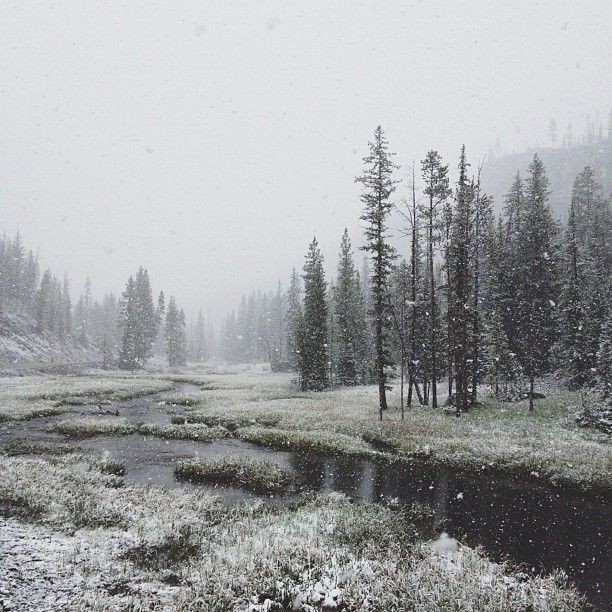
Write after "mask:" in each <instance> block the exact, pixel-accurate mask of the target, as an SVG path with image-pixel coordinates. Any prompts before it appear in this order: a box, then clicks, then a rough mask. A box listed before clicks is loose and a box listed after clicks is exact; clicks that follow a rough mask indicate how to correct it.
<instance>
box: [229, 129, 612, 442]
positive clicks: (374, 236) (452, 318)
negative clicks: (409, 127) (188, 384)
mask: <svg viewBox="0 0 612 612" xmlns="http://www.w3.org/2000/svg"><path fill="white" fill-rule="evenodd" d="M369 147H370V152H369V155H368V156H367V157H366V158H365V159H364V162H365V167H364V174H363V175H362V176H361V177H358V179H357V181H359V182H360V183H361V184H362V185H363V195H362V202H363V205H364V209H363V214H362V216H361V220H362V222H363V223H364V236H365V245H366V246H365V247H363V248H362V250H365V251H366V252H367V254H368V256H367V258H365V259H364V265H363V267H362V269H361V271H360V270H358V265H357V263H356V254H355V251H354V249H353V248H352V246H351V243H350V239H349V237H348V232H347V231H346V230H345V233H344V235H343V236H342V239H341V242H340V247H339V255H338V263H337V269H336V274H335V275H334V276H333V277H332V278H331V280H330V281H329V282H328V281H327V280H326V277H325V269H324V262H323V259H322V256H321V252H320V249H319V246H318V243H317V239H316V237H315V238H313V241H312V243H311V244H310V245H309V247H308V251H307V254H306V256H305V264H304V268H303V273H302V274H301V275H300V274H299V273H298V272H297V271H296V270H293V272H292V274H291V278H290V282H289V288H288V290H287V291H286V292H284V293H283V292H282V290H281V288H280V286H279V288H278V290H277V292H276V293H271V294H267V293H261V292H260V293H258V294H253V295H251V296H250V298H249V299H248V300H246V299H245V298H243V300H242V302H241V304H240V307H239V309H238V312H237V315H236V314H234V313H232V314H231V315H230V316H229V317H228V318H227V320H226V322H225V326H224V329H223V331H222V333H221V339H222V343H223V346H222V350H223V352H224V356H225V358H226V359H228V360H230V361H235V362H240V361H247V362H248V361H252V360H269V361H270V363H271V367H272V370H273V371H284V370H290V371H294V372H296V374H297V376H298V384H299V386H300V388H301V389H302V390H315V391H317V390H321V389H325V388H330V387H334V386H336V385H343V386H351V385H358V384H378V385H379V397H380V402H379V408H380V417H381V418H382V415H383V411H384V410H385V409H386V408H387V404H386V399H385V391H386V389H387V387H388V384H389V381H390V380H391V377H394V376H395V377H397V380H398V384H399V385H400V386H401V389H402V392H401V397H400V403H401V410H402V411H403V410H404V408H405V407H406V406H410V405H412V402H413V401H416V402H418V403H419V404H423V405H431V406H432V407H433V408H437V407H438V406H446V407H449V406H452V407H453V408H454V410H455V414H456V415H457V416H460V415H461V413H462V412H465V411H467V410H469V408H470V406H471V405H473V404H475V403H476V402H477V400H478V394H479V387H480V388H481V392H482V393H485V394H487V395H490V396H492V397H494V398H496V399H503V400H505V401H513V400H518V399H523V398H528V399H529V409H530V410H533V409H534V402H533V400H534V398H536V397H537V396H538V394H537V391H536V389H535V381H536V379H538V378H540V377H544V376H553V377H555V380H557V381H558V384H559V385H561V386H565V387H567V388H568V389H570V390H574V391H575V390H581V391H582V392H583V393H584V411H582V412H581V413H580V416H579V419H580V421H581V422H583V423H585V424H586V423H589V424H592V425H597V426H599V427H602V428H604V429H607V430H608V431H609V429H610V426H611V422H610V414H611V413H610V405H611V404H610V398H611V395H610V389H611V388H612V379H611V378H610V377H611V370H610V364H611V361H610V330H611V329H612V327H611V325H612V321H611V319H610V316H611V306H612V301H611V299H612V298H611V296H612V285H611V276H610V270H611V269H612V239H611V236H612V212H611V208H610V197H609V196H606V195H604V193H603V191H602V187H601V184H600V183H599V181H598V178H597V176H596V174H595V172H594V171H593V170H592V169H591V168H590V167H588V166H587V167H585V168H584V169H583V170H582V171H581V172H580V173H579V174H578V175H577V176H576V178H575V181H574V184H573V189H572V195H571V200H570V202H569V204H568V210H569V214H568V218H567V221H566V222H561V221H560V220H559V219H556V218H555V217H554V216H553V214H552V212H551V210H550V208H549V206H548V198H549V194H550V191H549V183H548V180H547V178H546V169H545V168H544V166H543V164H542V162H541V161H540V159H539V157H538V155H537V154H535V155H534V156H533V159H532V161H531V164H530V165H529V171H528V173H527V175H526V176H525V177H521V176H520V175H519V174H518V173H517V174H516V176H515V177H514V179H513V180H512V182H511V183H510V184H509V185H508V190H507V193H506V195H505V197H504V201H503V204H502V207H501V211H500V213H499V214H496V213H495V210H494V203H493V201H492V198H491V197H489V196H488V195H487V194H485V193H483V192H482V191H481V188H480V169H479V168H476V169H472V168H471V167H470V164H469V163H468V161H467V159H466V153H465V150H464V149H462V151H461V155H460V158H459V162H458V165H457V169H458V180H457V181H456V183H455V184H451V183H450V180H449V167H448V165H447V164H444V162H443V160H442V159H441V156H440V155H439V153H438V152H437V151H434V150H431V151H429V152H428V153H427V155H426V156H425V158H424V159H423V161H422V162H421V164H420V173H421V181H422V185H423V187H422V193H421V194H419V196H417V193H416V182H415V174H416V168H414V167H413V168H412V183H411V185H410V188H411V190H412V198H411V199H409V200H408V201H404V202H402V203H400V204H398V203H397V202H395V201H394V199H393V192H394V191H395V189H396V185H397V183H398V180H397V179H396V178H395V177H396V176H397V166H395V164H394V162H393V153H391V152H390V150H389V147H388V143H387V141H386V138H385V136H384V133H383V131H382V129H381V128H378V129H377V130H376V132H375V134H374V138H373V140H372V142H371V143H370V144H369ZM396 210H397V212H399V214H400V215H401V217H402V219H403V220H404V221H405V225H404V226H403V227H402V228H401V235H402V236H403V237H405V240H406V241H407V243H408V245H409V246H408V249H407V250H408V252H409V256H408V257H407V258H401V257H399V256H398V254H397V252H396V250H395V249H394V247H393V246H392V243H391V241H390V240H389V237H390V229H389V219H390V216H391V214H392V213H393V212H395V211H396ZM442 380H446V381H447V386H446V388H445V391H444V396H443V397H442V398H440V399H439V398H438V397H437V386H438V383H439V382H441V381H442ZM404 391H405V393H404Z"/></svg>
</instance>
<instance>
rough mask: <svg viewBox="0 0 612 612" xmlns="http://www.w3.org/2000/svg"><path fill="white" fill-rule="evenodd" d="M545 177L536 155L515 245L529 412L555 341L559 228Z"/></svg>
mask: <svg viewBox="0 0 612 612" xmlns="http://www.w3.org/2000/svg"><path fill="white" fill-rule="evenodd" d="M547 200H548V179H547V178H546V173H545V170H544V165H543V164H542V162H541V161H540V159H539V157H538V156H537V155H534V158H533V161H532V162H531V164H530V166H529V175H528V177H527V183H526V193H525V213H524V223H522V224H521V226H520V240H519V241H518V245H517V272H518V274H517V287H516V322H517V331H518V351H517V354H518V358H519V360H520V362H521V366H522V368H523V370H524V371H525V374H526V375H527V377H528V378H529V410H533V388H534V380H535V377H536V376H538V375H540V374H543V373H545V372H548V371H549V370H550V366H551V359H550V358H551V347H552V345H553V343H554V341H555V337H556V311H555V308H556V304H557V302H558V289H559V285H558V278H557V253H556V240H557V227H556V224H555V222H554V221H553V219H552V216H551V214H550V210H549V208H548V205H547Z"/></svg>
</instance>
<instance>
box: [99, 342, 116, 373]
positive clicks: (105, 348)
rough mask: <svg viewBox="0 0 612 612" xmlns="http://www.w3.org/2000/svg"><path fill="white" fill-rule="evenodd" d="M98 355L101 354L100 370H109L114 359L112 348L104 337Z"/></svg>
mask: <svg viewBox="0 0 612 612" xmlns="http://www.w3.org/2000/svg"><path fill="white" fill-rule="evenodd" d="M100 353H101V354H102V369H103V370H109V369H110V368H111V367H112V365H113V360H114V357H113V349H112V346H111V344H110V342H109V341H108V338H107V337H106V336H104V337H103V338H102V342H101V344H100Z"/></svg>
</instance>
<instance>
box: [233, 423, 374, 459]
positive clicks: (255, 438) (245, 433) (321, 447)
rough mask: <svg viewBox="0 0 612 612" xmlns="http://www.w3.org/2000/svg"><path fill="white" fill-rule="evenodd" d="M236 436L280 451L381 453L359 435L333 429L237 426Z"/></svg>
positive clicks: (368, 455)
mask: <svg viewBox="0 0 612 612" xmlns="http://www.w3.org/2000/svg"><path fill="white" fill-rule="evenodd" d="M236 436H237V437H238V438H240V439H241V440H244V441H245V442H250V443H251V444H257V445H260V446H268V447H270V448H279V449H283V450H293V451H312V452H317V453H344V454H347V455H359V456H362V457H373V458H378V457H380V456H381V453H379V452H377V451H375V450H373V449H372V448H371V446H370V445H369V444H366V443H365V442H364V441H363V440H362V439H361V438H358V437H355V436H349V435H346V434H342V433H335V432H326V431H299V430H292V429H278V428H263V427H247V428H245V429H239V430H238V431H237V432H236Z"/></svg>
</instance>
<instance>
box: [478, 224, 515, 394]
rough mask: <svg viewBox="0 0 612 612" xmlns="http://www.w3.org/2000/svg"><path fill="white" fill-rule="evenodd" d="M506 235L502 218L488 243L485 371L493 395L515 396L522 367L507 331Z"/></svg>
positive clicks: (509, 273) (485, 286)
mask: <svg viewBox="0 0 612 612" xmlns="http://www.w3.org/2000/svg"><path fill="white" fill-rule="evenodd" d="M489 223H491V221H489ZM505 239H506V238H505V231H504V227H503V225H502V219H501V218H500V219H499V220H498V225H497V230H496V231H494V230H493V229H492V228H491V229H490V231H489V232H488V238H487V240H486V243H485V251H486V257H485V261H486V266H485V273H484V283H483V285H484V289H483V293H484V300H483V302H484V307H483V317H482V318H483V327H484V330H483V335H484V355H483V371H484V378H485V381H486V383H487V384H488V385H489V386H490V387H491V390H492V392H493V395H494V397H496V398H504V399H513V397H514V394H513V393H512V389H513V388H514V386H515V385H516V384H517V383H518V382H519V381H520V380H521V370H520V365H519V363H518V360H517V358H516V355H515V354H514V353H513V351H512V349H511V347H510V342H509V339H508V335H507V332H506V317H505V315H506V311H507V299H506V287H507V284H508V278H509V277H510V275H511V274H512V270H511V269H509V267H508V264H507V261H506V248H505Z"/></svg>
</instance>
